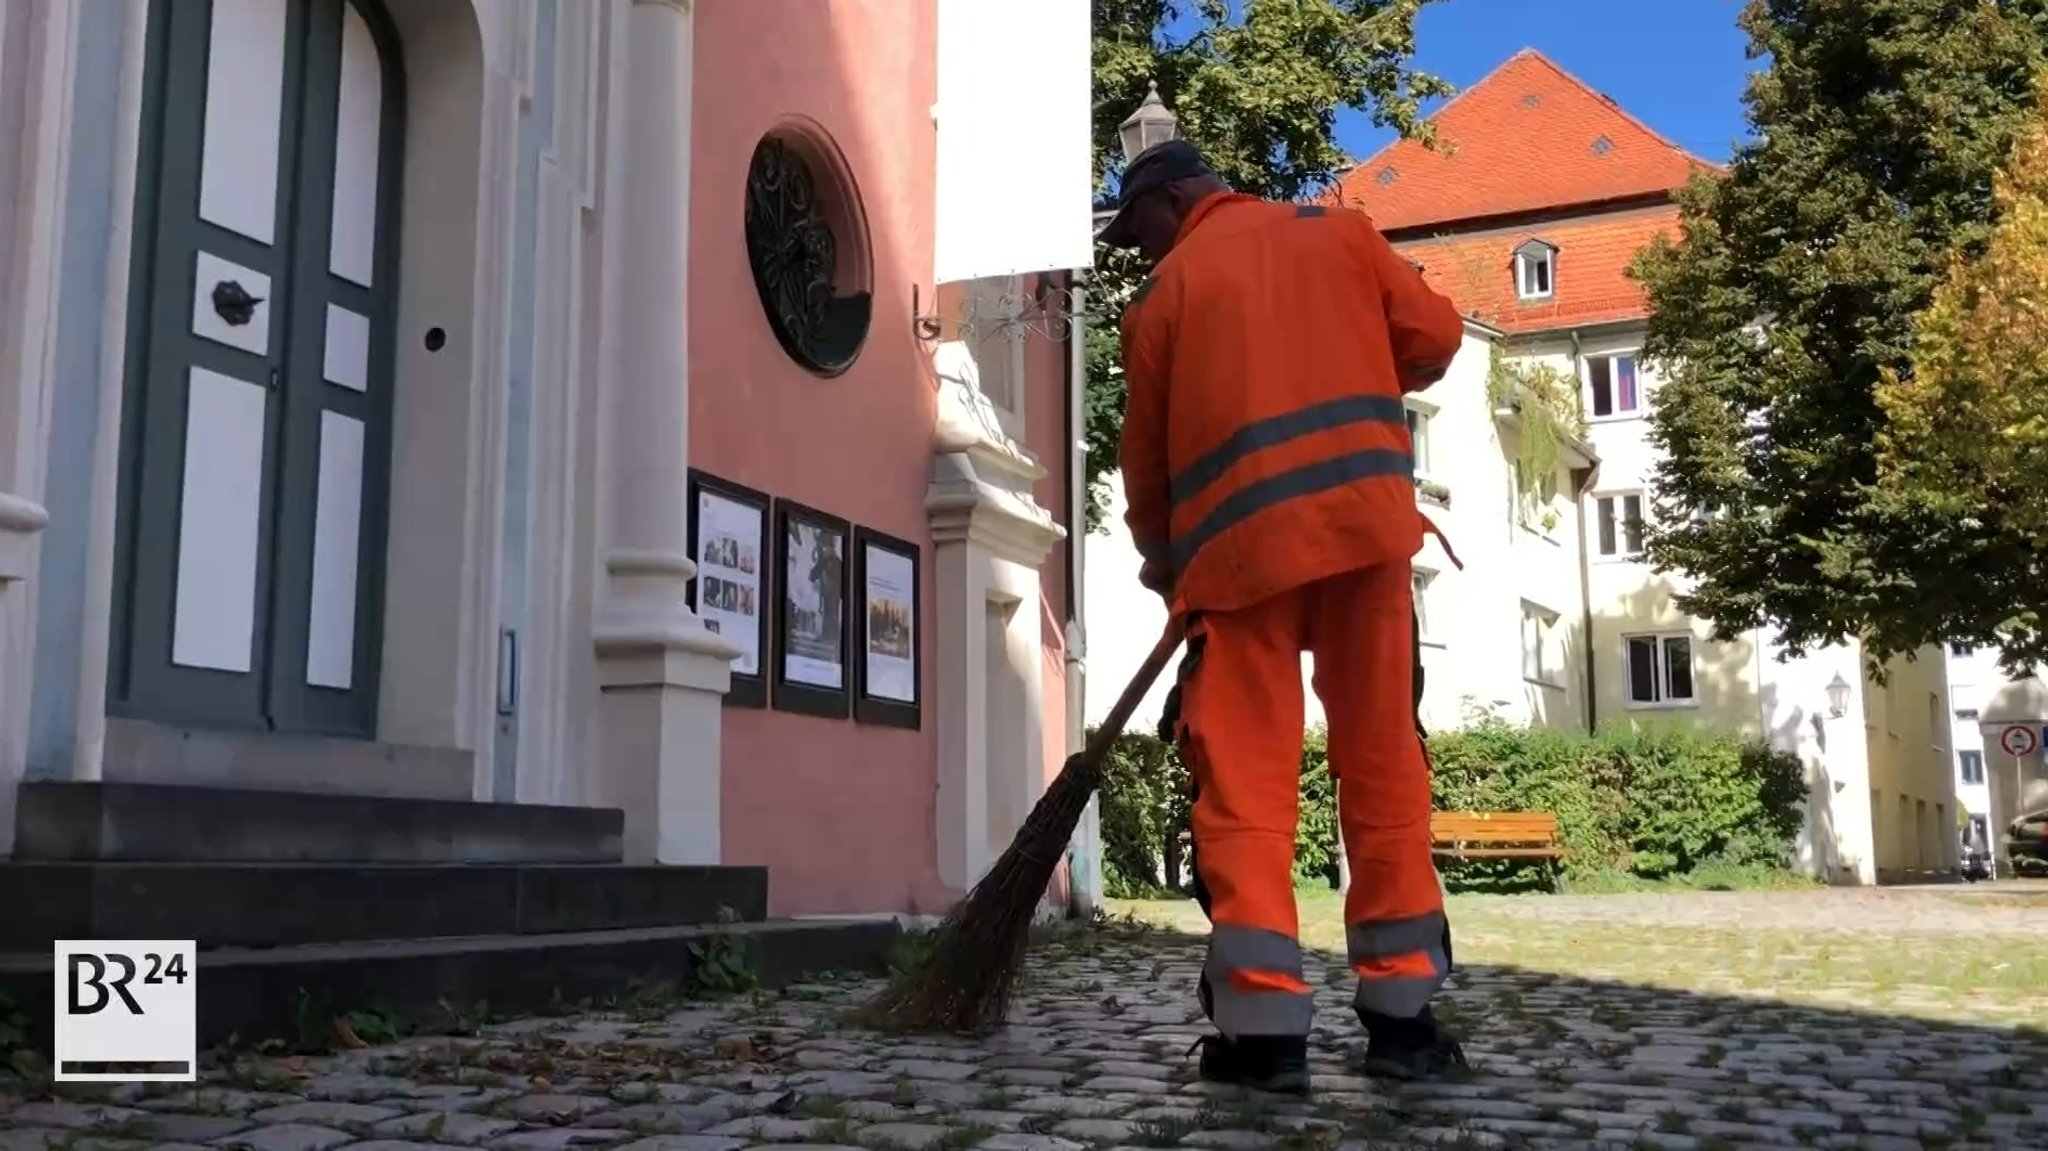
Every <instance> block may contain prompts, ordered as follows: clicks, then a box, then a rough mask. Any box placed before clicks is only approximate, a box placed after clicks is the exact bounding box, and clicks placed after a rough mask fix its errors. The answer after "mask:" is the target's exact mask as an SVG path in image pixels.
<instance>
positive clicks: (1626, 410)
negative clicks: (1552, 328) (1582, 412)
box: [1586, 355, 1643, 420]
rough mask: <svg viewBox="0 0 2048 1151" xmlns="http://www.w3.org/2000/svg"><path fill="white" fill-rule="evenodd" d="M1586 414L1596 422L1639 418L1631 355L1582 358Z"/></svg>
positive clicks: (1639, 389)
mask: <svg viewBox="0 0 2048 1151" xmlns="http://www.w3.org/2000/svg"><path fill="white" fill-rule="evenodd" d="M1586 393H1587V398H1586V411H1587V412H1589V413H1591V415H1592V417H1593V418H1594V419H1596V420H1608V419H1620V418H1622V417H1624V416H1634V415H1640V414H1641V413H1642V410H1643V395H1642V385H1641V382H1640V380H1639V379H1638V378H1637V373H1636V358H1635V357H1634V356H1632V355H1621V356H1587V357H1586Z"/></svg>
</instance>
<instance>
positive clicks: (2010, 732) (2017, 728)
mask: <svg viewBox="0 0 2048 1151" xmlns="http://www.w3.org/2000/svg"><path fill="white" fill-rule="evenodd" d="M1998 746H1999V747H2001V748H2004V749H2005V754H2007V755H2010V756H2013V757H2015V758H2017V757H2019V756H2025V755H2032V754H2034V749H2035V748H2036V747H2038V746H2040V743H2039V741H2038V739H2037V738H2036V737H2035V735H2034V729H2033V728H2031V727H2028V726H2025V725H2023V724H2017V723H2016V724H2013V725H2012V726H2011V727H2008V728H2006V729H2005V730H2004V731H2003V732H2000V733H1999V736H1998Z"/></svg>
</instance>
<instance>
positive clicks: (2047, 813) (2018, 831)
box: [2005, 808, 2048, 875]
mask: <svg viewBox="0 0 2048 1151" xmlns="http://www.w3.org/2000/svg"><path fill="white" fill-rule="evenodd" d="M2005 857H2006V858H2007V859H2009V860H2011V861H2012V870H2013V874H2015V875H2042V874H2048V808H2042V809H2040V810H2039V811H2030V812H2027V813H2026V814H2024V815H2021V816H2020V817H2019V818H2018V819H2015V820H2013V821H2012V822H2011V823H2009V824H2007V825H2006V828H2005Z"/></svg>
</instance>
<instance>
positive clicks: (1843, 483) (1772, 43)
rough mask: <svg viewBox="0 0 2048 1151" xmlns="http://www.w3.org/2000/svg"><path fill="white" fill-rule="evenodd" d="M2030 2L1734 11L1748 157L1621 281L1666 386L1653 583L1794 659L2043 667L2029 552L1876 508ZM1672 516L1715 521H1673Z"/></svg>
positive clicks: (1808, 2) (1988, 179)
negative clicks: (1745, 87)
mask: <svg viewBox="0 0 2048 1151" xmlns="http://www.w3.org/2000/svg"><path fill="white" fill-rule="evenodd" d="M2043 7H2044V0H2007V2H2005V3H1991V2H1988V0H1750V3H1749V4H1748V5H1747V7H1746V8H1745V9H1744V11H1743V14H1742V17H1741V21H1742V25H1743V27H1744V29H1745V30H1746V31H1747V32H1748V34H1749V37H1750V42H1751V55H1752V57H1761V56H1766V55H1767V56H1768V57H1769V65H1768V67H1767V68H1766V69H1765V70H1764V71H1762V72H1760V73H1759V74H1757V75H1756V76H1755V77H1754V78H1753V79H1752V81H1751V84H1750V87H1749V91H1748V93H1747V94H1746V96H1745V98H1744V99H1745V104H1746V106H1747V110H1748V119H1749V122H1750V124H1751V125H1752V127H1753V128H1754V129H1755V134H1754V136H1753V138H1752V139H1750V140H1749V141H1747V142H1745V143H1743V144H1742V145H1740V146H1739V147H1738V148H1737V150H1736V152H1735V155H1734V158H1733V160H1732V162H1731V164H1730V166H1729V170H1728V172H1727V173H1726V174H1725V176H1723V177H1702V178H1701V179H1699V180H1696V181H1695V182H1694V184H1693V185H1692V186H1691V187H1689V188H1688V189H1686V191H1685V192H1684V194H1683V196H1682V198H1681V202H1682V208H1683V221H1684V226H1683V237H1682V239H1681V240H1680V241H1678V242H1677V243H1676V244H1658V245H1655V246H1653V247H1652V249H1651V250H1650V251H1648V252H1646V253H1645V254H1644V256H1643V258H1642V259H1641V260H1640V261H1639V263H1638V265H1637V275H1638V276H1639V277H1640V278H1641V280H1642V281H1643V283H1644V285H1645V286H1646V288H1647V289H1648V293H1649V299H1650V306H1651V321H1650V331H1649V337H1648V341H1647V345H1646V347H1645V355H1646V356H1647V357H1648V358H1650V359H1652V360H1654V361H1656V362H1657V363H1659V364H1660V365H1661V366H1662V367H1663V369H1664V373H1665V383H1664V386H1663V387H1662V388H1661V389H1660V391H1659V393H1658V396H1657V410H1656V413H1655V417H1654V425H1653V428H1654V430H1653V438H1654V440H1655V442H1656V443H1657V445H1658V446H1659V447H1660V448H1661V449H1662V455H1663V459H1662V461H1661V462H1660V465H1659V470H1658V473H1657V476H1656V489H1657V495H1658V510H1659V513H1660V514H1659V515H1658V517H1657V521H1658V522H1657V523H1656V524H1655V525H1654V526H1653V528H1652V530H1651V532H1650V551H1651V554H1652V557H1653V558H1654V559H1655V560H1656V561H1658V562H1660V563H1661V564H1663V565H1665V566H1667V567H1670V568H1676V569H1679V570H1683V571H1686V572H1688V573H1690V574H1692V575H1693V576H1695V577H1696V578H1697V581H1698V582H1697V585H1696V588H1695V590H1694V591H1692V592H1691V593H1690V594H1688V595H1685V596H1682V597H1681V598H1680V602H1681V604H1682V606H1683V607H1684V608H1685V609H1686V610H1688V611H1691V612H1693V613H1694V614H1696V615H1698V616H1701V617H1703V618H1705V619H1708V620H1711V621H1712V622H1713V623H1714V624H1715V625H1716V627H1717V630H1718V631H1719V632H1720V634H1721V635H1722V636H1723V637H1724V638H1725V637H1727V636H1729V635H1732V634H1735V633H1739V632H1741V631H1743V630H1746V629H1748V628H1751V627H1758V626H1767V625H1770V626H1775V627H1776V629H1777V630H1778V633H1779V638H1780V639H1782V640H1783V641H1784V643H1785V644H1786V646H1787V647H1788V648H1789V649H1790V650H1791V651H1792V652H1800V651H1803V650H1806V649H1809V648H1812V647H1814V646H1817V645H1821V644H1826V643H1830V642H1834V641H1838V640H1843V639H1849V638H1856V639H1861V640H1862V641H1863V642H1864V643H1865V644H1866V651H1867V652H1868V653H1869V655H1870V656H1871V657H1872V658H1873V659H1878V660H1882V659H1886V658H1888V657H1890V656H1893V655H1898V654H1905V653H1910V652H1913V651H1916V650H1917V649H1919V648H1921V647H1923V646H1924V645H1927V644H1930V643H1937V642H1940V641H1942V640H1971V641H1975V642H1980V643H1987V644H1989V643H1999V644H2002V645H2005V646H2006V647H2007V650H2008V655H2009V656H2010V657H2011V658H2012V659H2013V660H2014V661H2015V662H2018V661H2021V660H2026V659H2032V658H2037V657H2039V656H2042V655H2048V635H2044V632H2043V630H2042V627H2041V620H2040V617H2039V615H2038V614H2037V613H2036V610H2035V608H2036V607H2037V606H2038V605H2041V604H2042V603H2044V602H2048V601H2044V596H2043V592H2044V590H2048V579H2044V573H2043V567H2042V563H2041V551H2040V549H2039V547H2038V546H2037V545H2036V544H2035V543H2034V542H2033V540H2032V539H2031V538H2029V537H2027V536H2025V535H2024V534H2020V533H2017V532H2015V531H2014V530H2013V529H2012V527H2011V526H2010V525H2009V524H2008V523H2005V522H2002V521H2000V520H1998V519H1995V518H1987V517H1986V516H1984V515H1983V514H1981V513H1982V509H1981V508H1979V507H1976V506H1974V505H1970V504H1968V503H1959V502H1958V501H1957V500H1955V499H1954V498H1952V496H1951V495H1949V494H1946V493H1940V492H1933V491H1928V490H1919V489H1912V488H1902V487H1900V486H1898V485H1881V484H1880V483H1879V476H1878V466H1877V464H1878V449H1877V444H1878V441H1879V439H1880V437H1881V435H1882V434H1883V433H1884V431H1885V427H1886V421H1885V414H1884V411H1883V409H1882V408H1881V407H1880V406H1879V403H1878V400H1877V395H1876V391H1877V385H1878V382H1879V381H1880V379H1881V378H1883V377H1884V376H1885V374H1886V373H1887V372H1889V373H1891V374H1892V376H1893V377H1894V378H1897V379H1901V380H1909V379H1911V378H1912V375H1913V371H1914V365H1913V362H1912V354H1913V348H1914V317H1915V316H1917V315H1918V314H1920V313H1921V312H1922V311H1923V310H1924V309H1925V308H1926V307H1927V306H1928V304H1929V302H1930V300H1931V298H1932V297H1933V294H1934V290H1935V287H1936V285H1937V284H1939V283H1940V281H1941V279H1942V276H1943V273H1944V271H1945V270H1946V269H1947V267H1948V265H1949V261H1950V259H1951V254H1952V253H1960V254H1961V255H1962V256H1964V257H1965V258H1969V257H1972V256H1974V255H1975V254H1976V253H1977V252H1979V251H1981V250H1982V248H1983V245H1984V242H1985V240H1986V238H1987V236H1988V235H1989V233H1990V226H1991V221H1992V219H1993V215H1994V212H1993V203H1992V196H1991V188H1992V177H1993V174H1994V173H1995V172H1996V171H1997V170H1998V168H1999V166H2000V165H2001V163H2002V162H2003V161H2004V159H2005V157H2006V156H2007V154H2008V153H2009V151H2010V149H2011V145H2012V141H2013V138H2014V136H2015V134H2016V132H2017V131H2018V130H2019V128H2020V127H2021V126H2022V125H2023V124H2024V123H2025V121H2026V119H2027V117H2028V115H2029V113H2030V111H2031V106H2032V99H2031V83H2032V78H2033V75H2034V73H2035V71H2036V69H2037V68H2038V66H2039V65H2040V63H2041V61H2042V50H2043V32H2042V26H2043V16H2042V12H2043ZM1694 509H1702V510H1706V509H1714V510H1717V511H1718V512H1719V513H1721V514H1714V515H1706V516H1693V515H1690V514H1687V513H1689V512H1691V511H1692V510H1694Z"/></svg>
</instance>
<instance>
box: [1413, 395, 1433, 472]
mask: <svg viewBox="0 0 2048 1151" xmlns="http://www.w3.org/2000/svg"><path fill="white" fill-rule="evenodd" d="M1432 415H1434V413H1432V412H1431V411H1429V410H1428V409H1427V408H1419V407H1417V406H1415V405H1414V404H1409V405H1408V443H1409V445H1410V451H1411V452H1412V453H1413V457H1414V460H1415V475H1416V477H1417V478H1418V479H1428V478H1429V421H1430V417H1431V416H1432Z"/></svg>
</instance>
